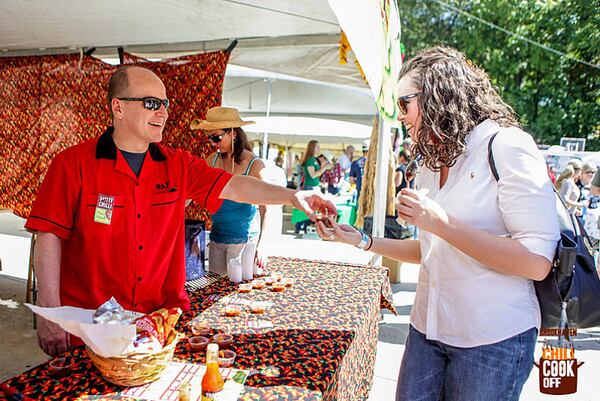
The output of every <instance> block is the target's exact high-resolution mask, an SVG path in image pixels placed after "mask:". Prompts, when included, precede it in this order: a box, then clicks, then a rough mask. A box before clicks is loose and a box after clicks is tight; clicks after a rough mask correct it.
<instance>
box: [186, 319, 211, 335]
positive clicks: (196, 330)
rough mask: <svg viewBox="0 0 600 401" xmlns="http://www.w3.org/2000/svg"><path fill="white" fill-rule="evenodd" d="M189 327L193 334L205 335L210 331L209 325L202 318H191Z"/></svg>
mask: <svg viewBox="0 0 600 401" xmlns="http://www.w3.org/2000/svg"><path fill="white" fill-rule="evenodd" d="M190 328H191V329H192V333H193V334H194V335H195V336H206V335H207V334H208V333H210V327H208V326H207V325H206V323H205V322H204V321H203V320H201V319H198V318H194V319H192V321H191V322H190Z"/></svg>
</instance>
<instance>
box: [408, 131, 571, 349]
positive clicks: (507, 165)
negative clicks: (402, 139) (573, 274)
mask: <svg viewBox="0 0 600 401" xmlns="http://www.w3.org/2000/svg"><path fill="white" fill-rule="evenodd" d="M496 132H499V134H498V135H497V136H496V138H495V139H494V142H493V147H492V148H493V154H494V159H495V164H496V168H497V170H498V174H499V176H500V179H499V181H496V180H495V178H494V176H493V175H492V172H491V170H490V166H489V163H488V159H487V155H488V141H489V139H490V137H491V136H492V135H493V134H494V133H496ZM466 141H467V142H466V145H467V150H466V151H465V153H464V154H462V155H461V156H460V157H459V158H458V160H457V162H456V164H455V165H454V166H453V167H451V168H450V170H449V174H448V179H447V181H446V183H445V185H444V186H443V187H442V189H440V188H439V173H436V172H433V171H431V170H429V169H427V168H425V167H423V168H421V169H420V171H419V174H418V176H417V184H418V187H419V188H428V189H429V193H428V196H429V197H430V198H431V199H433V200H434V201H436V202H437V203H439V204H440V205H441V206H442V207H443V208H444V210H445V211H446V212H447V213H448V215H450V216H453V217H455V218H457V219H460V220H462V221H464V222H466V223H468V224H471V225H472V226H474V227H476V228H478V229H480V230H483V231H485V232H488V233H491V234H494V235H498V236H503V237H511V238H513V239H515V240H517V241H519V242H520V243H521V244H523V245H524V246H525V247H526V248H527V249H528V250H529V251H531V252H532V253H535V254H537V255H541V256H544V257H545V258H547V259H548V260H550V261H551V260H552V259H553V257H554V252H555V250H556V244H557V241H558V239H559V237H560V233H559V227H558V217H557V213H556V201H555V195H554V193H553V191H552V183H551V181H550V179H549V177H548V174H547V169H546V164H545V161H544V158H543V156H542V154H541V153H540V151H539V150H538V149H537V147H536V145H535V142H534V141H533V139H532V137H531V136H530V135H529V134H527V133H525V132H523V131H522V130H520V129H518V128H501V127H500V126H498V124H496V123H495V122H493V121H491V120H486V121H484V122H483V123H481V124H479V125H478V126H477V127H475V129H473V131H472V132H471V133H470V134H469V135H468V136H467V140H466ZM419 239H420V243H421V269H420V273H419V282H418V285H417V293H416V297H415V303H414V306H413V309H412V313H411V324H412V325H413V326H414V327H415V329H417V330H418V331H420V332H422V333H424V334H426V336H427V338H428V339H430V340H438V341H441V342H443V343H445V344H448V345H452V346H456V347H475V346H480V345H486V344H491V343H495V342H498V341H502V340H505V339H507V338H510V337H513V336H515V335H517V334H519V333H521V332H523V331H526V330H528V329H530V328H532V327H537V328H538V329H539V327H540V309H539V304H538V301H537V297H536V294H535V289H534V286H533V281H531V280H529V279H527V278H523V277H518V276H512V275H508V274H503V273H498V272H496V271H494V270H492V269H490V268H488V267H486V266H484V265H483V264H481V263H479V262H477V261H476V260H475V259H473V258H471V257H470V256H467V255H465V254H464V253H462V252H461V251H459V250H458V249H456V248H454V247H453V246H452V245H450V244H448V243H447V242H445V241H444V240H442V239H440V238H438V237H436V236H435V235H432V234H430V233H428V232H424V231H421V232H420V234H419ZM506 257H507V258H510V257H511V256H510V255H506ZM513 263H515V264H518V263H519V260H514V261H513Z"/></svg>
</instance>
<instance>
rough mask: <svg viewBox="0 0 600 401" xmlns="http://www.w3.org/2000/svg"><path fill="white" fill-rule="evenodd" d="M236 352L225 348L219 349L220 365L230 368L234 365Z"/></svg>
mask: <svg viewBox="0 0 600 401" xmlns="http://www.w3.org/2000/svg"><path fill="white" fill-rule="evenodd" d="M235 357H236V354H235V352H233V351H232V350H229V349H225V350H222V351H219V366H220V367H222V368H228V367H230V366H231V365H233V361H234V360H235Z"/></svg>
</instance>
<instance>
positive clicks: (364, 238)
mask: <svg viewBox="0 0 600 401" xmlns="http://www.w3.org/2000/svg"><path fill="white" fill-rule="evenodd" d="M360 235H361V236H362V237H361V239H360V242H359V243H358V245H356V247H357V248H359V249H362V250H364V249H365V247H366V246H367V243H368V242H369V236H368V235H367V234H365V233H363V232H362V231H360Z"/></svg>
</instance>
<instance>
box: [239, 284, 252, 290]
mask: <svg viewBox="0 0 600 401" xmlns="http://www.w3.org/2000/svg"><path fill="white" fill-rule="evenodd" d="M250 291H252V284H250V283H248V284H246V283H244V284H240V285H239V286H238V292H250Z"/></svg>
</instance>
